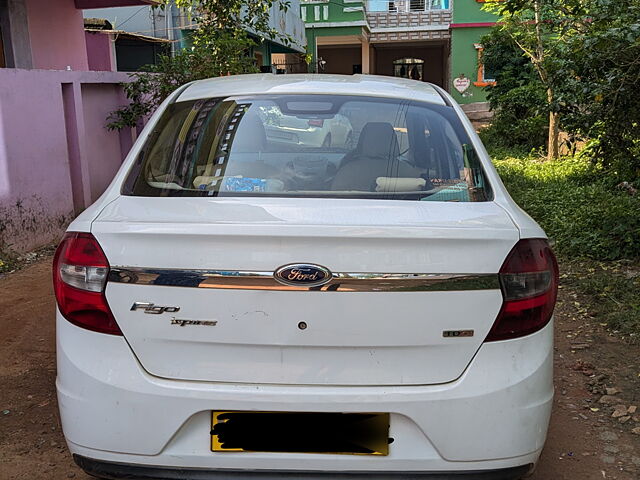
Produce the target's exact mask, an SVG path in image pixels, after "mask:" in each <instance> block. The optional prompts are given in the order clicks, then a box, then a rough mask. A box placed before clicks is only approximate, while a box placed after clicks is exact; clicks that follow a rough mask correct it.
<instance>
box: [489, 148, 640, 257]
mask: <svg viewBox="0 0 640 480" xmlns="http://www.w3.org/2000/svg"><path fill="white" fill-rule="evenodd" d="M494 163H495V165H496V168H497V169H498V172H499V173H500V176H501V177H502V180H503V181H504V183H505V185H506V187H507V189H508V190H509V193H510V194H511V195H512V197H513V198H514V200H515V201H516V202H517V203H518V204H519V205H520V206H521V207H522V208H523V209H524V210H525V211H526V212H527V213H528V214H529V215H531V216H532V217H533V218H534V219H535V220H536V221H537V222H538V223H539V224H540V225H541V226H542V228H544V230H545V231H546V232H547V235H548V236H549V237H550V238H552V239H553V240H554V241H555V249H556V251H557V252H558V253H559V254H560V255H561V256H563V257H565V258H580V257H586V258H591V259H596V260H618V259H639V258H640V195H638V196H635V197H632V196H630V195H629V194H628V193H626V192H624V191H622V190H619V189H617V188H616V183H617V181H616V180H614V179H613V178H611V177H610V176H607V175H606V174H605V173H604V172H603V171H602V170H601V169H599V168H597V167H594V166H593V165H592V164H591V162H589V160H587V159H582V158H564V159H561V160H556V161H551V162H548V161H544V160H542V159H540V158H536V157H534V156H526V155H519V156H512V155H509V154H505V153H504V152H502V153H501V152H496V153H495V154H494Z"/></svg>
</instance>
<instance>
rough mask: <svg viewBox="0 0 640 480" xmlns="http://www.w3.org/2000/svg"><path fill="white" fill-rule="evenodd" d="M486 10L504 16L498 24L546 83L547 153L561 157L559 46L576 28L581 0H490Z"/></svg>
mask: <svg viewBox="0 0 640 480" xmlns="http://www.w3.org/2000/svg"><path fill="white" fill-rule="evenodd" d="M484 8H485V9H486V10H488V11H491V12H493V13H496V14H498V15H499V16H500V18H499V22H498V26H497V28H499V29H500V30H502V31H503V32H505V33H506V34H507V35H509V37H510V38H511V39H512V40H513V42H514V43H515V45H517V46H518V48H520V50H521V51H522V52H523V53H524V55H525V56H526V57H527V58H528V59H529V61H530V62H531V65H533V68H534V69H535V71H536V73H537V74H538V77H539V78H540V81H541V82H542V84H543V85H544V87H545V90H546V96H547V104H548V106H549V133H548V142H547V155H548V158H549V159H553V158H557V157H558V156H559V149H560V140H559V138H560V135H559V133H560V124H559V121H560V118H559V115H558V107H557V95H556V85H557V83H558V78H557V75H558V64H557V59H558V56H557V50H558V48H559V45H560V44H561V43H562V42H563V41H564V39H565V38H566V37H567V36H568V35H570V34H571V33H572V32H573V31H574V29H575V27H576V26H575V22H574V20H575V13H576V11H580V10H581V9H582V1H581V0H569V1H567V0H504V1H499V2H498V1H494V2H487V3H486V4H485V7H484Z"/></svg>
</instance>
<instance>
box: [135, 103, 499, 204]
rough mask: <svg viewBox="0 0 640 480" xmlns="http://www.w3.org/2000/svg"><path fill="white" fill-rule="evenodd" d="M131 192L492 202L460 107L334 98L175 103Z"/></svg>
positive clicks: (141, 162)
mask: <svg viewBox="0 0 640 480" xmlns="http://www.w3.org/2000/svg"><path fill="white" fill-rule="evenodd" d="M122 193H123V194H125V195H137V196H278V197H321V198H322V197H327V198H370V199H396V200H414V201H416V200H417V201H457V202H469V201H486V200H488V199H490V198H491V191H490V186H489V184H488V183H487V180H486V178H485V175H484V172H483V170H482V167H481V165H480V162H479V160H478V157H477V155H476V152H475V150H474V149H473V147H472V145H471V141H470V139H469V137H468V135H467V134H466V132H465V130H464V128H463V125H462V123H461V122H460V120H459V119H458V117H457V114H456V113H455V111H454V110H453V108H451V107H447V106H440V105H432V104H426V103H419V102H412V101H402V100H392V99H382V98H369V97H352V96H327V95H280V96H266V95H265V96H252V97H229V98H207V99H200V100H194V101H187V102H177V103H174V104H172V105H169V107H168V108H167V109H166V110H165V112H164V113H163V115H162V117H161V119H160V121H159V122H158V124H157V126H156V128H155V129H154V131H153V132H152V134H151V135H150V136H149V138H148V140H147V143H146V145H145V147H144V148H143V150H142V153H141V154H140V155H139V157H138V159H137V161H136V162H135V164H134V166H133V168H132V169H131V171H130V172H129V175H128V177H127V180H126V181H125V185H124V187H123V191H122Z"/></svg>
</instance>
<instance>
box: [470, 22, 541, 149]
mask: <svg viewBox="0 0 640 480" xmlns="http://www.w3.org/2000/svg"><path fill="white" fill-rule="evenodd" d="M481 43H482V46H483V48H484V51H483V54H484V59H485V65H486V68H487V69H490V70H491V71H492V72H495V78H496V81H497V82H496V84H495V85H493V86H490V87H487V97H488V100H489V104H490V105H491V109H492V110H493V111H494V112H495V113H494V117H493V121H492V122H491V125H490V126H489V127H487V128H486V129H483V130H482V132H481V134H482V137H483V140H484V141H485V142H486V143H487V145H489V146H492V147H508V148H512V147H518V148H523V149H525V150H527V151H530V150H532V149H538V148H542V147H543V146H544V145H545V142H546V141H547V132H548V126H549V123H548V117H549V108H548V105H547V97H546V93H545V88H544V85H543V84H542V82H541V81H540V79H539V77H538V75H537V73H536V71H535V69H534V68H533V65H532V64H531V62H530V61H529V59H528V58H527V57H526V56H525V55H524V54H523V53H522V50H521V49H520V48H519V47H518V46H517V45H516V44H515V42H514V41H513V40H512V39H511V37H510V36H509V35H508V34H507V33H506V32H504V31H503V30H499V29H494V30H492V31H491V32H490V33H489V34H487V35H485V36H484V37H483V38H482V40H481Z"/></svg>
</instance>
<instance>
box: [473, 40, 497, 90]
mask: <svg viewBox="0 0 640 480" xmlns="http://www.w3.org/2000/svg"><path fill="white" fill-rule="evenodd" d="M473 46H474V47H475V49H476V52H478V78H477V80H476V81H475V82H473V84H474V85H475V86H476V87H488V86H490V85H495V84H496V77H495V74H494V72H492V71H489V70H488V69H487V68H486V67H485V64H484V58H483V56H484V48H483V47H482V45H481V44H479V43H475V44H474V45H473Z"/></svg>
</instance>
